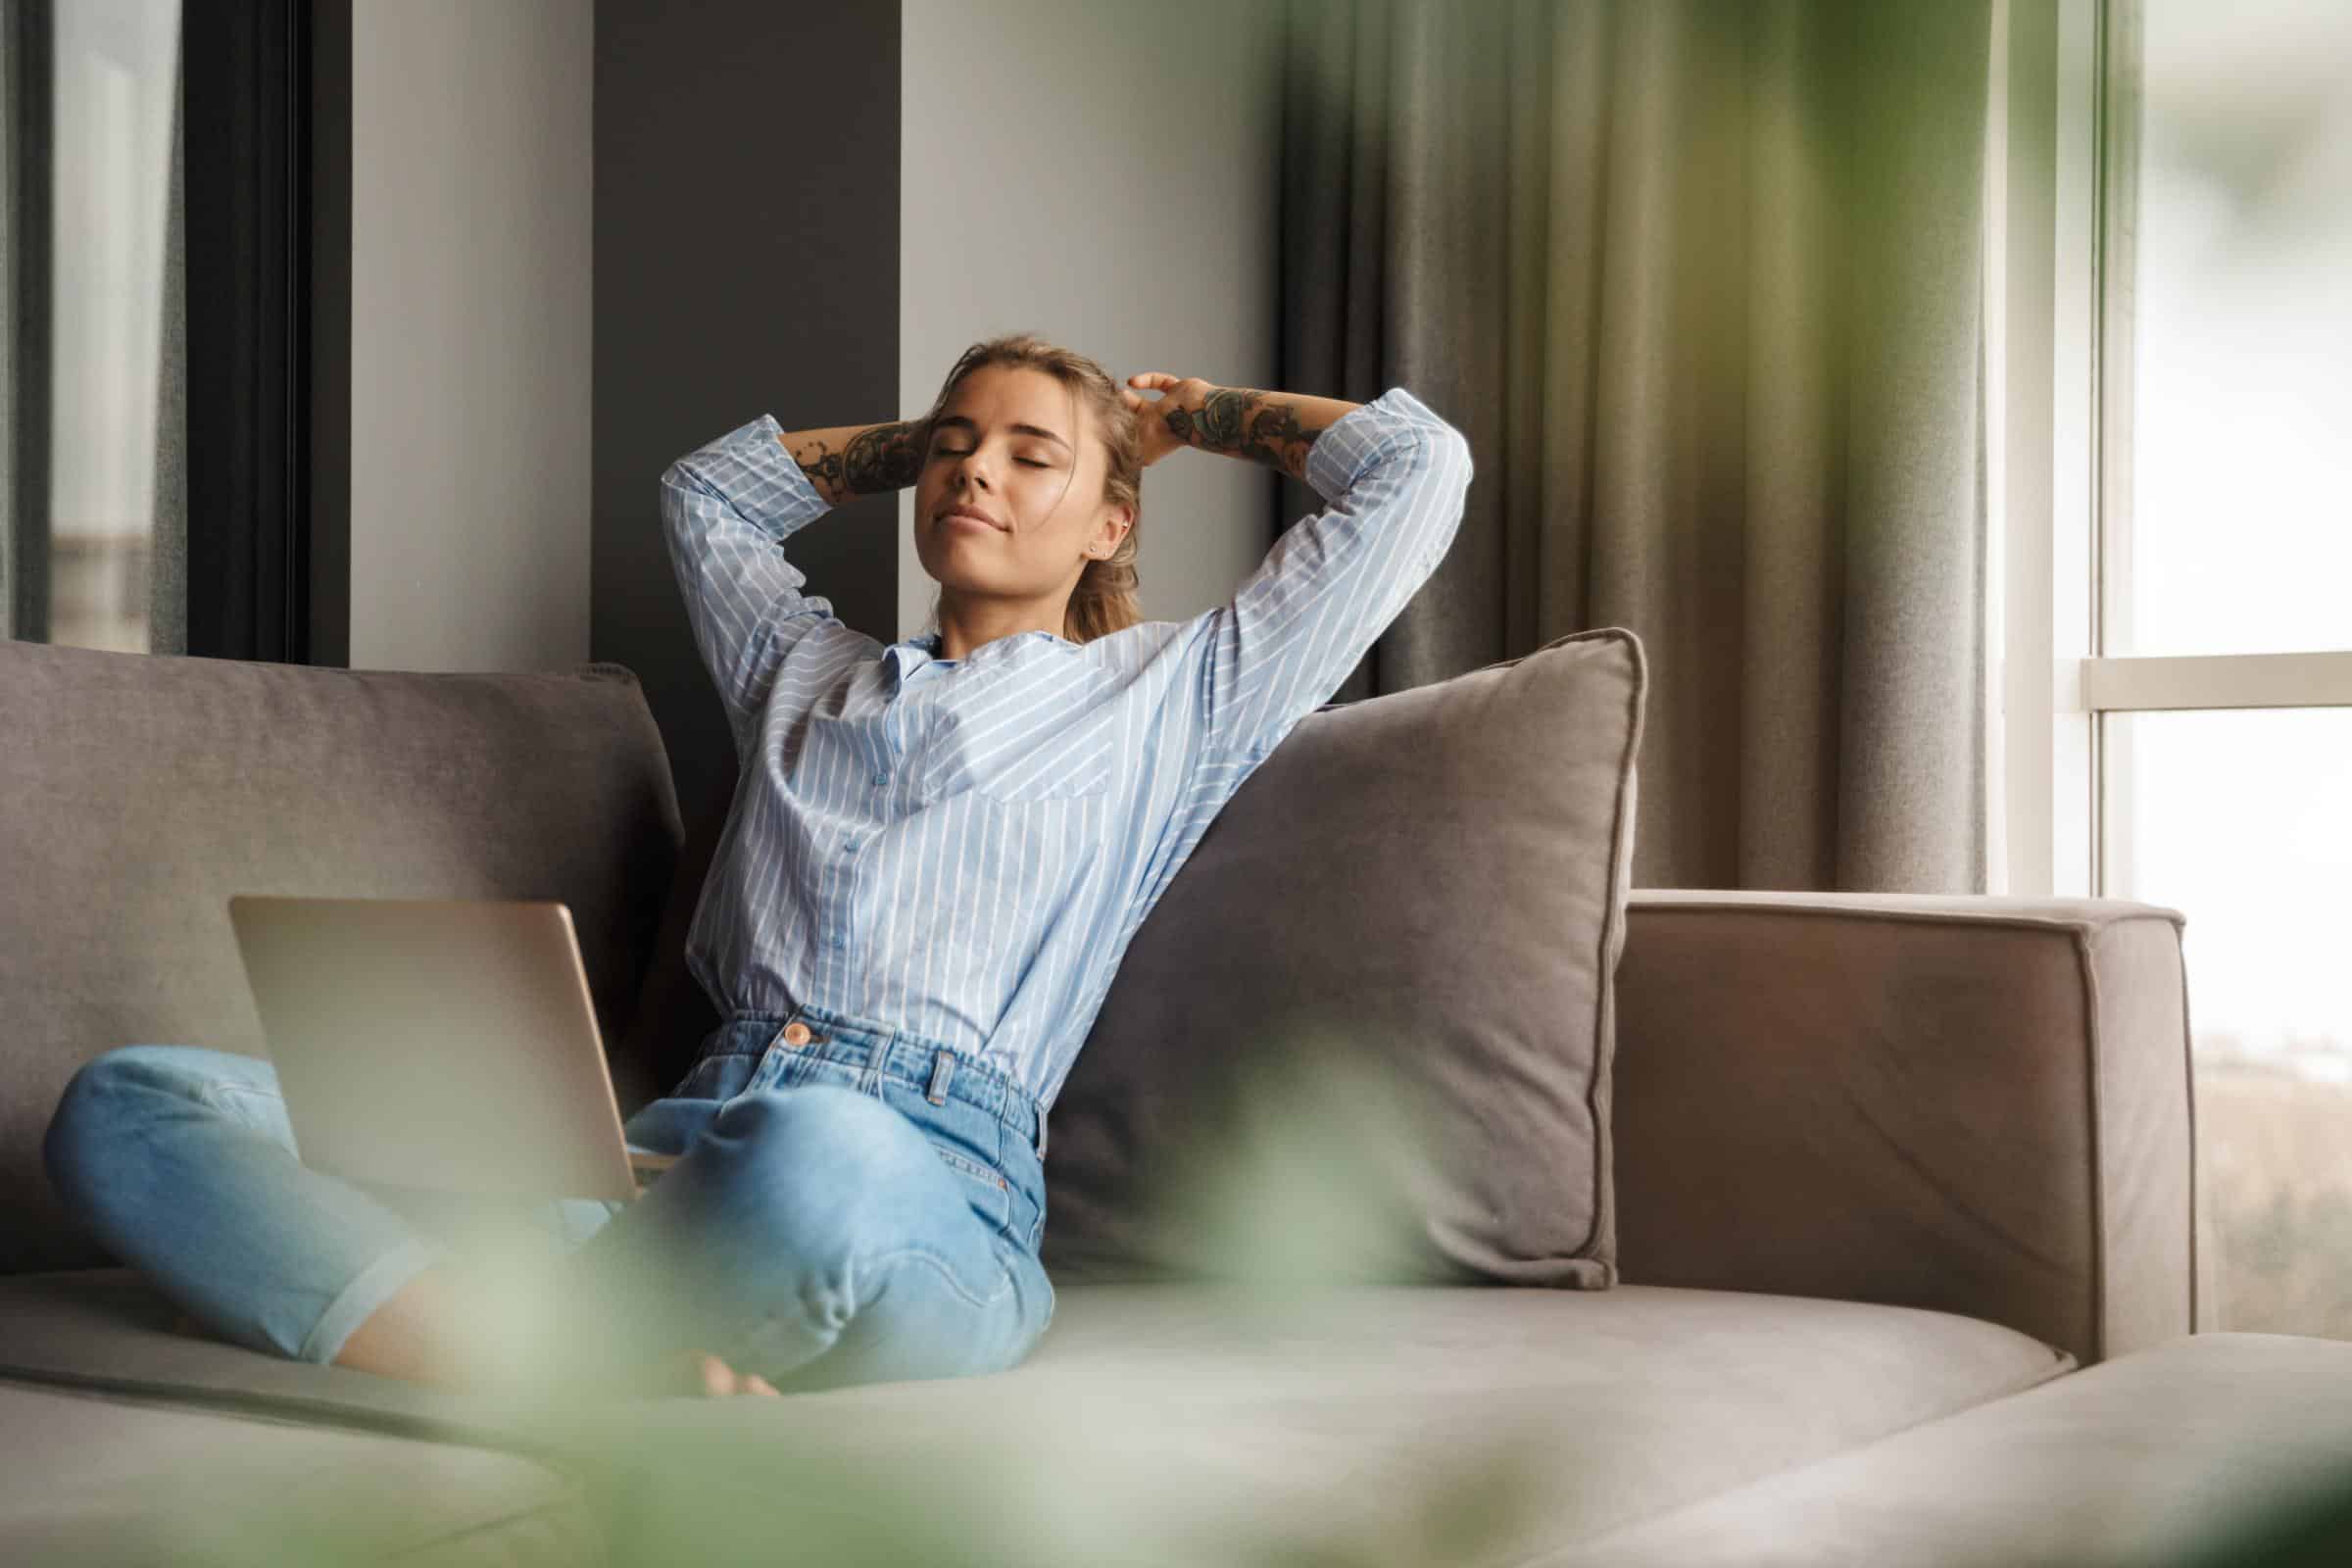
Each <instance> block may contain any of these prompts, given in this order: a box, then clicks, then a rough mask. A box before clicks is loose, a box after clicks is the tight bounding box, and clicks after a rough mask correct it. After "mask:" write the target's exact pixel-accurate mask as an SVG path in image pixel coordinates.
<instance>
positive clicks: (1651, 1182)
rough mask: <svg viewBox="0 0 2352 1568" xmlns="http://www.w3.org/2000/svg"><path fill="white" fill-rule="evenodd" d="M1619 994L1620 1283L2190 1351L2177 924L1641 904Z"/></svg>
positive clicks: (2081, 1341) (1885, 904)
mask: <svg viewBox="0 0 2352 1568" xmlns="http://www.w3.org/2000/svg"><path fill="white" fill-rule="evenodd" d="M1618 988H1619V996H1620V999H1621V1004H1620V1010H1619V1023H1618V1034H1619V1045H1618V1054H1617V1074H1616V1086H1617V1095H1616V1102H1615V1103H1616V1111H1617V1116H1616V1132H1617V1149H1618V1166H1617V1182H1618V1194H1619V1201H1620V1209H1619V1212H1620V1215H1621V1223H1622V1226H1623V1231H1624V1235H1625V1250H1624V1257H1623V1268H1624V1272H1625V1277H1626V1278H1627V1279H1629V1280H1640V1281H1643V1282H1645V1283H1649V1284H1657V1285H1681V1286H1695V1287H1709V1288H1718V1289H1728V1290H1749V1291H1776V1292H1786V1293H1789V1294H1790V1295H1805V1296H1828V1297H1837V1298H1840V1299H1848V1300H1866V1301H1890V1302H1897V1303H1900V1304H1904V1305H1910V1306H1927V1307H1935V1308H1937V1309H1939V1310H1942V1311H1947V1312H1964V1313H1967V1314H1969V1315H1970V1316H1974V1317H1982V1318H1987V1319H1989V1320H1991V1321H1992V1322H1995V1323H2005V1324H2007V1325H2009V1326H2010V1327H2011V1328H2014V1329H2017V1330H2018V1331H2020V1332H2021V1333H2025V1334H2031V1335H2033V1336H2034V1338H2035V1339H2038V1340H2043V1341H2046V1342H2048V1343H2049V1344H2052V1345H2056V1346H2061V1347H2063V1348H2066V1349H2067V1350H2069V1351H2071V1352H2072V1353H2073V1354H2074V1355H2075V1356H2076V1357H2077V1358H2078V1359H2079V1360H2081V1361H2082V1363H2083V1364H2084V1365H2088V1364H2090V1363H2091V1362H2094V1361H2097V1360H2099V1359H2101V1358H2103V1357H2105V1356H2109V1355H2118V1354H2122V1353H2124V1352H2125V1351H2128V1350H2131V1349H2133V1348H2138V1347H2141V1346H2146V1345H2152V1344H2155V1343H2157V1342H2159V1341H2161V1340H2165V1339H2169V1338H2171V1337H2173V1336H2175V1335H2178V1334H2184V1333H2187V1332H2188V1331H2189V1330H2190V1329H2191V1328H2192V1327H2199V1326H2203V1320H2202V1317H2201V1316H2200V1304H2199V1302H2200V1299H2199V1293H2198V1289H2197V1279H2196V1266H2197V1260H2196V1255H2195V1254H2196V1245H2195V1237H2194V1234H2193V1226H2192V1224H2191V1214H2192V1211H2193V1210H2192V1199H2193V1192H2192V1186H2191V1183H2192V1178H2193V1170H2194V1161H2193V1157H2192V1151H2191V1141H2190V1108H2191V1107H2190V1098H2191V1086H2190V1078H2189V1057H2188V1026H2187V1016H2186V1006H2185V1001H2184V995H2183V977H2182V970H2181V959H2180V916H2179V915H2178V914H2175V913H2173V912H2172V911H2171V910H2167V909H2157V908H2151V907H2146V906H2143V905H2131V904H2119V903H2111V902H2097V901H2081V902H2064V901H2031V900H2023V899H2006V900H2005V899H1985V898H1937V897H1924V896H1923V897H1909V898H1906V897H1899V896H1891V895H1835V894H1801V895H1800V894H1723V893H1663V892H1642V893H1638V894H1636V895H1635V896H1634V899H1633V904H1632V908H1631V912H1630V917H1629V935H1628V938H1627V943H1626V953H1625V961H1624V963H1623V965H1622V966H1621V968H1620V972H1619V976H1618Z"/></svg>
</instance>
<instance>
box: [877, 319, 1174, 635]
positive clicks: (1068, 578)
mask: <svg viewBox="0 0 2352 1568" xmlns="http://www.w3.org/2000/svg"><path fill="white" fill-rule="evenodd" d="M930 442H931V444H930V446H929V448H928V449H927V450H926V451H925V453H924V456H923V466H922V471H921V473H920V475H919V476H918V477H917V478H916V480H915V486H914V549H915V555H916V557H917V559H919V560H920V561H921V562H922V564H923V570H925V571H927V572H929V573H930V574H931V575H932V576H933V577H935V578H937V579H938V581H939V582H940V584H941V585H942V586H943V587H948V588H953V589H956V590H960V591H961V592H963V593H966V594H975V595H982V596H987V597H992V598H993V597H1005V598H1014V599H1043V598H1049V597H1051V596H1052V595H1054V594H1055V593H1061V594H1065V595H1066V594H1067V592H1068V590H1069V589H1070V587H1071V586H1072V585H1074V584H1075V583H1076V582H1077V580H1078V576H1079V573H1080V572H1081V571H1083V570H1084V569H1085V567H1086V564H1087V563H1088V562H1089V561H1091V560H1095V559H1097V558H1098V555H1107V554H1108V553H1109V551H1110V548H1111V547H1112V546H1114V545H1116V544H1117V543H1118V540H1119V537H1120V535H1122V534H1123V533H1125V532H1126V529H1127V522H1128V518H1127V513H1126V509H1125V508H1123V507H1113V506H1111V505H1110V504H1108V503H1106V502H1105V501H1104V500H1103V474H1104V471H1105V469H1106V466H1107V465H1108V462H1109V458H1108V455H1107V454H1106V453H1105V452H1104V450H1103V443H1102V441H1101V440H1100V439H1099V438H1098V437H1097V435H1096V433H1095V427H1094V416H1093V413H1092V411H1091V410H1089V409H1088V408H1087V407H1086V406H1085V401H1084V399H1082V398H1081V397H1079V395H1078V394H1077V393H1076V392H1075V391H1074V390H1072V389H1071V388H1069V387H1066V386H1064V385H1063V384H1062V383H1061V382H1060V381H1058V380H1056V379H1054V377H1053V376H1051V375H1048V374H1047V373H1046V372H1045V371H1043V370H1033V369H1029V368H1026V367H1012V366H987V367H984V368H980V369H977V370H974V371H972V372H970V373H969V374H967V375H966V376H964V378H963V380H962V381H961V382H959V383H957V385H956V391H955V394H954V395H953V396H952V397H950V398H949V399H948V402H947V406H946V407H945V408H943V409H941V410H940V415H939V418H938V419H937V420H936V421H935V422H934V423H933V425H932V427H931V432H930ZM959 514H976V516H973V515H959ZM1090 547H1091V548H1092V549H1093V550H1094V551H1095V552H1096V553H1097V554H1094V555H1090V554H1089V550H1090Z"/></svg>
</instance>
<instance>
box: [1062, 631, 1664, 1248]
mask: <svg viewBox="0 0 2352 1568" xmlns="http://www.w3.org/2000/svg"><path fill="white" fill-rule="evenodd" d="M1643 681H1644V674H1643V665H1642V653H1641V646H1640V643H1639V642H1638V641H1637V639H1636V638H1635V637H1634V636H1633V634H1632V633H1630V632H1625V631H1616V630H1606V631H1593V632H1582V633H1577V634H1575V635H1571V636H1567V637H1562V638H1559V639H1557V640H1555V641H1553V642H1551V643H1548V644H1546V645H1544V647H1543V648H1541V649H1539V650H1537V651H1536V652H1534V653H1532V654H1529V655H1527V656H1526V657H1524V658H1521V659H1515V660H1510V661H1507V662H1502V663H1498V664H1494V665H1490V666H1488V667H1487V668H1484V669H1479V670H1474V671H1471V672H1470V673H1468V674H1465V675H1461V676H1457V677H1455V678H1454V679H1451V680H1446V681H1442V682H1438V683H1436V684H1433V685H1429V686H1422V687H1417V688H1414V689H1411V690H1408V691H1402V692H1397V693H1394V694H1392V695H1389V696H1385V697H1379V698H1374V699H1371V700H1369V701H1364V702H1359V703H1355V704H1351V705H1348V706H1344V707H1336V708H1325V709H1322V710H1320V711H1316V712H1313V713H1310V714H1308V715H1306V716H1305V717H1304V718H1302V719H1301V720H1300V721H1299V723H1298V724H1297V725H1296V726H1295V727H1294V728H1293V729H1292V731H1291V732H1290V734H1289V735H1287V736H1286V737H1285V738H1284V739H1283V741H1282V743H1281V744H1280V745H1279V746H1277V747H1275V748H1274V750H1273V751H1272V752H1271V753H1269V754H1268V755H1267V756H1266V757H1265V758H1264V759H1263V760H1261V761H1259V762H1258V763H1257V765H1256V767H1255V768H1254V770H1253V771H1251V772H1250V774H1249V776H1248V777H1247V778H1246V779H1245V780H1244V781H1243V783H1242V785H1241V787H1240V789H1239V790H1237V791H1236V792H1235V794H1234V796H1233V798H1232V799H1231V800H1230V801H1229V802H1228V803H1227V804H1226V806H1225V809H1223V811H1222V812H1220V813H1219V815H1218V816H1217V818H1216V820H1215V821H1214V822H1213V823H1211V824H1210V826H1209V828H1208V830H1207V832H1205V833H1204V834H1203V835H1202V836H1201V841H1200V843H1199V844H1198V845H1197V846H1196V847H1195V848H1194V850H1193V852H1192V855H1191V857H1190V858H1189V859H1188V860H1187V861H1186V862H1185V864H1184V866H1183V867H1182V869H1180V870H1179V871H1178V872H1177V874H1176V875H1175V876H1174V877H1173V878H1172V879H1171V880H1170V881H1169V883H1168V886H1167V888H1166V889H1165V891H1164V892H1163V893H1162V894H1161V896H1160V899H1159V902H1158V903H1157V904H1156V905H1155V906H1154V907H1152V911H1151V913H1150V915H1149V916H1148V917H1147V918H1146V920H1145V921H1144V923H1143V925H1142V926H1141V927H1140V928H1139V929H1138V930H1137V932H1136V934H1135V937H1134V939H1133V941H1132V942H1131V944H1130V945H1129V947H1128V949H1127V952H1126V953H1125V955H1124V956H1122V958H1121V960H1120V965H1119V970H1118V973H1117V975H1116V977H1115V979H1114V980H1113V982H1112V984H1111V988H1110V990H1109V993H1108V994H1107V996H1106V998H1105V999H1104V1003H1103V1008H1102V1010H1101V1011H1100V1012H1099V1013H1098V1014H1097V1016H1096V1019H1095V1022H1094V1026H1093V1030H1092V1032H1091V1034H1090V1035H1089V1036H1088V1040H1087V1044H1086V1046H1085V1048H1084V1049H1083V1050H1082V1051H1081V1053H1080V1054H1079V1057H1078V1060H1077V1063H1076V1065H1075V1066H1074V1067H1073V1068H1072V1069H1071V1072H1070V1075H1069V1078H1068V1080H1067V1081H1066V1082H1065V1083H1064V1084H1063V1086H1062V1089H1061V1092H1060V1094H1059V1095H1058V1096H1057V1098H1056V1100H1055V1103H1054V1107H1053V1111H1052V1114H1051V1117H1050V1119H1049V1124H1048V1152H1047V1157H1046V1177H1047V1187H1048V1194H1049V1197H1048V1217H1047V1222H1046V1235H1045V1252H1046V1260H1047V1262H1048V1265H1049V1266H1050V1267H1051V1268H1052V1269H1053V1270H1054V1272H1055V1274H1056V1276H1057V1277H1068V1278H1117V1277H1150V1276H1155V1275H1168V1274H1189V1273H1196V1272H1210V1273H1231V1272H1235V1271H1237V1268H1238V1270H1239V1271H1243V1272H1247V1271H1248V1270H1249V1269H1250V1267H1251V1266H1252V1261H1253V1258H1252V1254H1251V1251H1250V1250H1251V1248H1253V1247H1256V1246H1258V1245H1259V1244H1260V1243H1261V1242H1262V1244H1263V1250H1262V1251H1261V1252H1258V1253H1256V1254H1254V1261H1256V1262H1271V1263H1274V1264H1275V1265H1276V1266H1280V1259H1279V1258H1274V1257H1271V1256H1270V1255H1269V1254H1273V1253H1282V1252H1289V1253H1312V1252H1314V1251H1315V1250H1318V1249H1320V1250H1323V1251H1324V1252H1326V1253H1333V1252H1334V1249H1337V1250H1339V1251H1346V1250H1348V1249H1350V1248H1352V1249H1353V1254H1352V1255H1350V1256H1347V1257H1340V1256H1337V1255H1336V1254H1335V1255H1333V1257H1332V1262H1333V1265H1334V1267H1335V1268H1338V1269H1340V1270H1343V1271H1344V1272H1346V1273H1348V1274H1349V1275H1351V1276H1352V1277H1358V1278H1360V1277H1366V1276H1367V1275H1368V1276H1370V1277H1389V1278H1408V1279H1409V1278H1421V1279H1462V1278H1469V1279H1483V1280H1493V1281H1498V1282H1506V1283H1512V1284H1523V1285H1556V1286H1570V1287H1579V1288H1588V1289H1595V1288H1604V1287H1606V1286H1608V1285H1610V1284H1612V1283H1614V1281H1615V1258H1616V1239H1615V1224H1614V1218H1613V1196H1612V1190H1611V1178H1610V1157H1609V1062H1610V1052H1611V1042H1612V1038H1613V1027H1614V1024H1613V1017H1612V1000H1611V998H1612V977H1613V975H1614V972H1615V969H1616V964H1617V956H1618V952H1619V949H1620V946H1621V944H1622V941H1623V933H1624V929H1625V918H1624V911H1625V903H1626V892H1627V887H1626V884H1627V878H1628V875H1629V871H1630V855H1631V851H1632V845H1633V806H1634V760H1635V754H1636V751H1637V749H1638V748H1639V746H1640V744H1641V731H1642V696H1643V689H1644V688H1643ZM1406 1146H1409V1147H1406ZM1301 1160H1304V1161H1307V1162H1309V1163H1313V1162H1317V1161H1319V1162H1321V1165H1322V1167H1323V1168H1322V1169H1321V1170H1320V1171H1319V1172H1308V1173H1306V1174H1305V1178H1304V1185H1305V1186H1306V1187H1307V1188H1308V1189H1309V1190H1310V1194H1309V1198H1308V1200H1307V1201H1306V1204H1305V1206H1304V1207H1300V1206H1299V1205H1298V1204H1297V1203H1291V1206H1290V1207H1288V1208H1286V1207H1285V1206H1284V1205H1285V1203H1286V1202H1289V1200H1287V1199H1286V1198H1285V1197H1284V1196H1283V1195H1281V1194H1278V1193H1275V1192H1272V1191H1270V1190H1267V1187H1266V1186H1265V1185H1264V1184H1261V1183H1260V1175H1259V1174H1257V1173H1262V1172H1268V1171H1271V1172H1276V1173H1279V1172H1282V1171H1285V1170H1291V1171H1294V1172H1296V1171H1297V1169H1298V1165H1299V1161H1301ZM1279 1180H1280V1177H1279V1175H1278V1176H1277V1177H1276V1179H1275V1181H1276V1183H1277V1184H1278V1183H1279ZM1317 1183H1323V1184H1332V1183H1337V1184H1338V1186H1339V1187H1341V1188H1344V1189H1345V1190H1346V1194H1347V1201H1346V1202H1345V1203H1343V1204H1342V1205H1341V1207H1342V1208H1343V1209H1346V1210H1348V1211H1347V1212H1335V1211H1334V1210H1333V1209H1332V1207H1331V1205H1328V1204H1326V1205H1324V1207H1323V1208H1322V1209H1321V1210H1317V1209H1316V1207H1315V1200H1314V1199H1313V1198H1312V1196H1311V1189H1312V1188H1313V1186H1314V1185H1315V1184H1317ZM1253 1184H1259V1185H1254V1186H1253ZM1203 1189H1207V1190H1208V1191H1207V1198H1208V1201H1207V1202H1206V1203H1205V1205H1204V1204H1203V1203H1202V1202H1201V1201H1199V1200H1200V1198H1201V1194H1202V1190H1203ZM1253 1204H1255V1205H1259V1206H1261V1207H1262V1208H1263V1209H1264V1210H1265V1218H1264V1219H1263V1220H1262V1222H1258V1221H1253V1222H1250V1223H1262V1226H1263V1234H1262V1235H1261V1236H1257V1237H1253V1236H1251V1235H1250V1231H1249V1224H1248V1223H1245V1224H1244V1225H1243V1226H1242V1227H1241V1228H1239V1229H1235V1228H1232V1227H1230V1226H1223V1222H1222V1221H1220V1220H1219V1219H1218V1218H1217V1216H1218V1215H1219V1214H1220V1213H1222V1214H1225V1215H1228V1216H1230V1215H1231V1213H1232V1212H1233V1211H1234V1209H1235V1208H1236V1207H1237V1206H1238V1207H1239V1208H1243V1209H1247V1208H1249V1207H1250V1205H1253ZM1327 1222H1329V1223H1336V1224H1337V1225H1339V1226H1340V1227H1341V1228H1343V1229H1344V1230H1346V1231H1347V1232H1348V1234H1347V1235H1342V1236H1338V1237H1334V1236H1332V1235H1329V1234H1327V1231H1328V1229H1329V1224H1327ZM1221 1226H1223V1228H1220V1227H1221Z"/></svg>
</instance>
